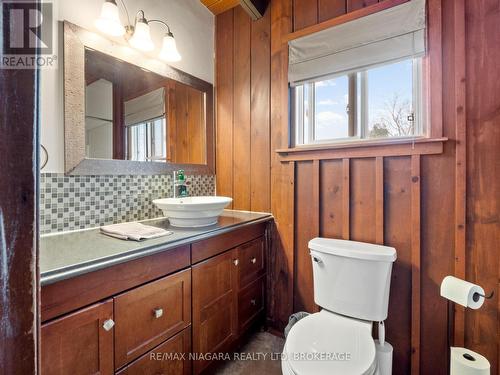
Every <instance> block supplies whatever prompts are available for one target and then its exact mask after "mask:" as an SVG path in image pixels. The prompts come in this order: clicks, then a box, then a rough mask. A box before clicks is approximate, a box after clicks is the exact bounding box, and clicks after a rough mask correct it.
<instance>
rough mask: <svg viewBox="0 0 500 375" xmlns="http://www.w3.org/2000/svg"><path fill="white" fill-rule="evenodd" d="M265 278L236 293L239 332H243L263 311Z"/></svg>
mask: <svg viewBox="0 0 500 375" xmlns="http://www.w3.org/2000/svg"><path fill="white" fill-rule="evenodd" d="M264 286H265V277H261V278H259V279H258V280H256V281H254V282H253V283H252V284H250V285H248V286H247V287H246V288H245V289H243V290H241V291H240V292H239V293H238V326H239V332H240V333H242V332H243V331H245V330H246V329H247V328H248V327H249V326H250V325H251V324H252V322H253V320H254V318H256V317H257V316H258V315H259V314H260V313H261V312H262V311H264V301H265V297H264V293H265V290H264Z"/></svg>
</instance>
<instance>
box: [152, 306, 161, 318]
mask: <svg viewBox="0 0 500 375" xmlns="http://www.w3.org/2000/svg"><path fill="white" fill-rule="evenodd" d="M153 314H154V316H155V318H156V319H159V318H161V317H162V316H163V309H160V308H158V309H154V310H153Z"/></svg>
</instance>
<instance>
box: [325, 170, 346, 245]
mask: <svg viewBox="0 0 500 375" xmlns="http://www.w3.org/2000/svg"><path fill="white" fill-rule="evenodd" d="M342 164H343V162H342V160H325V161H323V162H321V166H320V188H319V191H320V203H319V207H320V210H321V215H320V222H319V228H320V229H319V235H320V236H321V237H330V238H342V233H343V232H342V229H343V228H342V217H343V215H342V209H343V207H342V202H343V201H344V200H343V199H342V196H343V191H344V190H343V189H344V183H343V165H342Z"/></svg>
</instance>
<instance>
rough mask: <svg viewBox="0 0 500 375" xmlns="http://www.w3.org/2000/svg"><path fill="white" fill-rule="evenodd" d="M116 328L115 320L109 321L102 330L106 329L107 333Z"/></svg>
mask: <svg viewBox="0 0 500 375" xmlns="http://www.w3.org/2000/svg"><path fill="white" fill-rule="evenodd" d="M114 326H115V322H114V321H113V319H108V320H106V321H105V322H104V323H103V325H102V328H104V330H105V331H110V330H111V328H113V327H114Z"/></svg>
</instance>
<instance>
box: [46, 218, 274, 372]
mask: <svg viewBox="0 0 500 375" xmlns="http://www.w3.org/2000/svg"><path fill="white" fill-rule="evenodd" d="M271 221H272V217H271V216H270V215H268V214H260V213H248V212H240V211H230V210H226V211H224V214H223V215H222V216H221V217H220V218H219V222H218V224H217V225H214V226H211V227H206V228H198V229H175V228H172V227H169V228H168V229H169V230H173V231H174V233H173V234H172V235H170V236H166V237H162V238H157V239H153V240H148V241H144V242H133V241H121V240H118V239H114V238H110V237H107V236H105V235H102V234H100V233H99V230H98V229H94V230H86V231H80V232H73V233H63V234H57V235H50V236H45V237H42V239H41V243H40V245H41V250H40V273H41V284H42V287H41V320H42V328H41V340H42V350H41V363H42V372H43V373H45V374H69V373H99V374H113V373H116V374H144V373H164V374H169V375H174V374H191V373H194V374H199V373H201V372H203V371H204V370H206V369H207V368H208V367H209V365H210V364H211V363H213V362H214V361H213V360H212V359H213V357H214V355H213V353H221V352H226V351H230V350H231V349H233V348H235V347H236V345H237V344H238V339H239V338H240V337H241V336H242V335H243V334H244V333H245V332H247V331H248V330H249V328H250V327H252V326H253V325H257V324H260V323H262V321H263V318H264V307H265V289H266V253H267V251H268V249H269V231H270V223H271ZM147 224H151V225H156V226H162V227H166V226H167V225H168V222H167V221H166V220H156V221H150V222H149V223H147ZM190 353H191V354H190Z"/></svg>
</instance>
